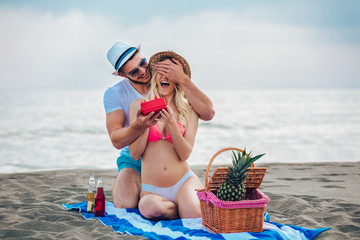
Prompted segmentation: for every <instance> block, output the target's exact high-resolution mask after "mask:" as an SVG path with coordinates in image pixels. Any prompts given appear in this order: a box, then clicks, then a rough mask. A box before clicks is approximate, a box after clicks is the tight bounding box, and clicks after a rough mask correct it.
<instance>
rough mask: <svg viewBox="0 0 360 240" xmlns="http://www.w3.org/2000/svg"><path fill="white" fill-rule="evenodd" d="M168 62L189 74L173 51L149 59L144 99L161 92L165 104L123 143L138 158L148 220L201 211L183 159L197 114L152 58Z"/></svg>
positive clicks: (190, 143)
mask: <svg viewBox="0 0 360 240" xmlns="http://www.w3.org/2000/svg"><path fill="white" fill-rule="evenodd" d="M170 61H172V62H173V63H175V64H177V65H179V66H182V68H183V70H184V73H185V74H187V75H188V76H189V77H190V76H191V71H190V67H189V65H188V63H187V62H186V60H185V59H184V58H182V57H181V56H180V55H178V54H176V53H174V52H171V51H165V52H159V53H157V54H155V55H153V56H152V57H151V58H150V61H149V64H150V67H151V69H152V80H151V90H150V93H149V96H148V97H147V99H148V100H150V99H154V97H155V95H157V97H164V98H165V100H166V102H167V108H166V109H163V110H161V111H160V115H161V118H159V119H157V123H155V124H154V125H153V126H151V127H149V128H148V129H146V131H144V133H143V134H142V135H140V136H139V137H138V138H137V139H136V140H135V141H133V142H132V143H131V144H130V145H129V150H130V154H131V157H133V158H134V159H139V158H140V157H141V161H142V162H141V164H142V166H141V181H142V191H141V194H140V201H139V210H140V212H141V214H142V215H143V216H145V217H146V218H150V219H176V218H179V217H180V218H197V217H201V211H200V202H199V199H198V198H197V196H196V192H195V189H200V188H203V186H202V184H201V182H200V180H199V178H198V177H197V176H196V175H195V174H194V173H193V172H192V171H191V170H190V167H189V165H188V163H187V161H186V160H187V159H188V157H189V156H190V153H191V151H192V148H193V146H194V142H195V136H196V132H197V128H198V116H197V114H196V113H195V112H194V111H193V109H192V108H191V106H190V104H189V102H188V101H187V99H186V98H185V94H184V92H183V90H182V89H181V88H180V85H178V84H174V83H172V82H170V81H169V80H168V79H167V78H165V77H164V76H162V75H160V74H158V73H157V71H156V69H155V65H156V64H157V63H159V62H163V63H170ZM142 101H143V100H141V99H138V100H135V101H134V102H133V103H132V104H131V108H130V122H132V121H135V119H136V115H137V113H138V111H139V109H140V103H141V102H142Z"/></svg>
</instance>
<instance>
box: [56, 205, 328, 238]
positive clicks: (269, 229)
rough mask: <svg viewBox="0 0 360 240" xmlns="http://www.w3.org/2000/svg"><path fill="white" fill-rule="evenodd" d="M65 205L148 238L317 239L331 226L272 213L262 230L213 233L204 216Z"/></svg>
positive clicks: (115, 227) (117, 227) (110, 207)
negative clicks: (282, 220)
mask: <svg viewBox="0 0 360 240" xmlns="http://www.w3.org/2000/svg"><path fill="white" fill-rule="evenodd" d="M63 206H64V207H65V208H66V209H67V210H76V209H78V210H79V212H81V213H82V216H83V217H84V218H85V219H93V218H96V219H98V220H99V221H100V222H102V223H103V224H104V225H105V226H111V227H112V229H113V231H115V232H119V233H121V234H124V233H127V234H129V235H136V236H142V237H144V238H148V239H165V240H166V239H184V240H185V239H193V240H205V239H223V240H235V239H244V240H247V239H249V240H250V239H263V240H264V239H284V240H285V239H286V240H287V239H289V240H294V239H314V238H315V237H316V236H317V235H318V234H319V233H321V232H323V231H326V230H329V229H331V228H318V229H308V228H303V227H298V226H291V225H282V224H278V223H274V222H270V221H268V220H269V219H270V217H269V215H267V214H266V215H265V219H266V220H265V221H264V231H263V232H260V233H250V232H242V233H222V234H214V233H212V232H210V231H209V230H208V229H207V228H205V227H204V226H202V224H201V218H189V219H178V220H163V221H150V220H147V219H146V218H143V217H142V216H141V214H140V212H139V210H138V209H121V208H115V207H114V204H113V203H111V202H106V206H105V209H106V213H105V217H94V214H89V213H87V212H86V202H81V203H77V204H71V205H68V204H63Z"/></svg>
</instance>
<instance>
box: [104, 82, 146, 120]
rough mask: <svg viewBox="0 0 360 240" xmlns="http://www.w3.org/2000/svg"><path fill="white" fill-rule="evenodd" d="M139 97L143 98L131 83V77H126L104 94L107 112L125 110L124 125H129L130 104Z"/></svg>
mask: <svg viewBox="0 0 360 240" xmlns="http://www.w3.org/2000/svg"><path fill="white" fill-rule="evenodd" d="M138 98H143V96H142V95H141V94H140V93H139V92H138V91H137V90H136V89H135V88H134V87H133V86H132V85H131V84H130V81H129V79H124V80H122V81H120V82H118V83H117V84H115V85H114V86H112V87H109V88H108V89H107V90H106V92H105V94H104V107H105V112H106V113H109V112H112V111H115V110H119V109H122V110H124V112H125V126H124V127H128V126H129V113H130V105H131V103H132V102H133V101H134V100H136V99H138Z"/></svg>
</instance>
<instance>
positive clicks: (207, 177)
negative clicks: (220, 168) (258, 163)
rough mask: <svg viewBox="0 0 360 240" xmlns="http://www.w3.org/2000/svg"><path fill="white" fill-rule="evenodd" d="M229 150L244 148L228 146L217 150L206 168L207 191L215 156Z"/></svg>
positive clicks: (240, 150)
mask: <svg viewBox="0 0 360 240" xmlns="http://www.w3.org/2000/svg"><path fill="white" fill-rule="evenodd" d="M228 150H236V151H239V152H243V150H242V149H240V148H236V147H228V148H223V149H220V150H219V151H217V152H216V153H215V154H214V156H213V157H212V158H211V159H210V162H209V164H208V166H207V168H206V173H205V192H207V191H208V190H209V171H210V167H211V164H212V163H213V161H214V160H215V158H216V157H217V156H218V155H219V154H220V153H222V152H225V151H228ZM251 166H252V167H254V166H255V165H254V163H252V165H251Z"/></svg>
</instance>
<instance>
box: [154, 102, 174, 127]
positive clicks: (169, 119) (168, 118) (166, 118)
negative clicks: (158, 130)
mask: <svg viewBox="0 0 360 240" xmlns="http://www.w3.org/2000/svg"><path fill="white" fill-rule="evenodd" d="M160 116H161V118H160V119H158V121H161V122H164V123H165V125H167V126H170V125H172V124H175V125H176V116H175V114H174V111H173V110H172V109H171V107H170V106H169V105H167V106H166V109H162V110H161V111H160Z"/></svg>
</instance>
